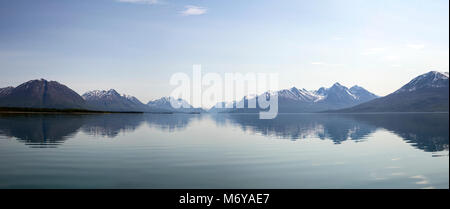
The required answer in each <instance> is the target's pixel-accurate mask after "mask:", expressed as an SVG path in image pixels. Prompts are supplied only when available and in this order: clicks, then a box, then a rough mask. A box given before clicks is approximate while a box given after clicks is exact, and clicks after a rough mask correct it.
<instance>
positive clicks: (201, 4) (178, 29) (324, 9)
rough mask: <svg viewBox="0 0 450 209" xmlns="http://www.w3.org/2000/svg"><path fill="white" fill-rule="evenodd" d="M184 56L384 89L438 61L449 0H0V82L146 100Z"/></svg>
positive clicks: (442, 56)
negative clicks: (46, 83)
mask: <svg viewBox="0 0 450 209" xmlns="http://www.w3.org/2000/svg"><path fill="white" fill-rule="evenodd" d="M194 64H201V65H202V72H203V73H208V72H213V73H226V72H238V73H248V72H255V73H258V72H264V73H274V72H276V73H278V75H279V88H280V89H285V88H291V87H293V86H295V87H298V88H306V89H309V90H314V89H318V88H320V87H322V86H324V87H330V86H331V85H333V84H334V83H335V82H339V83H340V84H342V85H345V86H347V87H351V86H353V85H359V86H362V87H364V88H366V89H367V90H369V91H371V92H373V93H375V94H377V95H379V96H384V95H387V94H389V93H392V92H393V91H395V90H396V89H398V88H400V87H401V86H403V85H404V84H406V83H407V82H408V81H410V80H411V79H413V78H414V77H416V76H418V75H420V74H423V73H426V72H428V71H430V70H437V71H446V72H448V71H449V1H448V0H422V1H415V0H402V1H400V0H379V1H378V0H377V1H363V0H352V1H350V0H339V1H338V0H318V1H306V0H305V1H300V0H292V1H291V0H286V1H273V0H270V1H269V0H226V1H225V0H222V1H219V0H0V75H1V79H0V87H6V86H17V85H19V84H21V83H23V82H26V81H28V80H32V79H39V78H44V79H48V80H56V81H58V82H60V83H63V84H65V85H67V86H69V87H70V88H72V89H73V90H75V91H76V92H77V93H79V94H83V93H84V92H86V91H89V90H97V89H99V90H108V89H115V90H117V91H118V92H119V93H125V94H129V95H133V96H136V97H137V98H139V99H140V100H141V101H142V102H144V103H146V102H148V101H149V100H153V99H157V98H159V97H162V96H168V95H169V94H170V93H171V91H172V90H173V89H174V88H176V86H171V85H170V83H169V80H170V77H171V75H173V74H174V73H178V72H184V73H187V74H188V75H191V74H192V65H194Z"/></svg>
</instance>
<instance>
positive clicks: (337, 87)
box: [210, 83, 378, 113]
mask: <svg viewBox="0 0 450 209" xmlns="http://www.w3.org/2000/svg"><path fill="white" fill-rule="evenodd" d="M276 93H277V95H278V112H280V113H301V112H320V111H326V110H335V109H341V108H346V107H351V106H355V105H357V104H361V103H363V102H367V101H370V100H372V99H375V98H378V96H377V95H375V94H373V93H371V92H369V91H367V90H366V89H364V88H363V87H360V86H353V87H351V88H347V87H345V86H343V85H341V84H339V83H335V84H334V85H333V86H331V87H330V88H325V87H322V88H320V89H318V90H312V91H310V90H306V89H304V88H303V89H299V88H296V87H292V88H291V89H283V90H280V91H277V92H276ZM273 94H274V92H265V93H263V94H261V95H259V96H256V97H253V98H249V99H248V98H247V97H244V98H243V99H242V100H240V101H239V102H237V103H235V104H233V108H225V109H223V110H221V108H215V107H213V108H212V109H211V110H210V111H211V112H231V113H248V112H259V111H260V109H259V108H248V103H249V102H253V103H256V104H257V105H258V97H270V95H273ZM255 100H256V101H255ZM236 107H244V108H236ZM258 107H259V105H258Z"/></svg>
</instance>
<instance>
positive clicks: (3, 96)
mask: <svg viewBox="0 0 450 209" xmlns="http://www.w3.org/2000/svg"><path fill="white" fill-rule="evenodd" d="M448 78H449V75H448V73H441V72H437V71H431V72H428V73H426V74H423V75H420V76H418V77H416V78H414V79H413V80H411V81H410V82H409V83H407V84H405V85H404V86H403V87H401V88H400V89H398V90H397V91H395V92H393V93H391V94H389V95H387V96H384V97H378V96H377V95H375V94H373V93H371V92H369V91H367V90H366V89H364V88H363V87H360V86H353V87H351V88H347V87H345V86H343V85H341V84H339V83H335V84H334V85H332V86H331V87H329V88H325V87H322V88H319V89H317V90H306V89H300V88H296V87H292V88H290V89H283V90H280V91H277V92H265V93H263V94H261V95H258V96H254V97H244V98H242V99H241V100H240V101H237V102H236V101H234V102H231V103H226V102H222V103H220V104H227V105H229V107H231V108H215V107H213V108H211V109H210V110H208V112H210V113H221V112H225V113H242V112H243V113H248V112H250V113H251V112H259V111H261V109H259V108H247V107H248V104H249V102H255V103H256V104H257V105H258V102H257V99H258V97H261V96H263V97H266V98H267V97H270V96H271V95H274V93H276V94H277V96H278V107H279V108H278V111H279V112H280V113H300V112H448V109H449V108H448V106H449V97H448V95H449V86H448ZM255 100H256V101H255ZM171 101H174V102H176V103H178V104H180V105H182V106H183V107H184V108H178V109H175V108H173V107H172V106H171ZM241 105H242V106H243V107H245V108H236V107H237V106H238V107H241ZM5 107H6V108H11V107H17V108H50V109H86V110H99V111H118V112H182V113H200V112H206V111H205V110H203V109H201V108H194V107H192V106H191V105H190V104H189V103H188V102H187V101H185V100H182V99H174V98H171V97H162V98H160V99H157V100H153V101H149V102H148V103H147V104H144V103H142V102H141V101H139V99H137V98H136V97H133V96H129V95H125V94H122V95H121V94H119V93H118V92H117V91H115V90H114V89H110V90H107V91H106V90H94V91H89V92H86V93H84V94H83V95H82V96H80V95H79V94H78V93H76V92H75V91H73V90H72V89H70V88H69V87H67V86H65V85H63V84H60V83H58V82H56V81H47V80H44V79H40V80H31V81H28V82H26V83H23V84H21V85H19V86H17V87H6V88H0V108H5Z"/></svg>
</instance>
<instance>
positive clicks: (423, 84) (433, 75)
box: [394, 71, 449, 93]
mask: <svg viewBox="0 0 450 209" xmlns="http://www.w3.org/2000/svg"><path fill="white" fill-rule="evenodd" d="M448 78H449V75H448V72H438V71H430V72H428V73H425V74H422V75H419V76H417V77H415V78H414V79H412V80H411V81H410V82H409V83H407V84H406V85H404V86H402V87H401V88H400V89H399V90H397V91H395V92H394V93H401V92H411V91H416V90H418V89H423V88H442V87H447V88H448Z"/></svg>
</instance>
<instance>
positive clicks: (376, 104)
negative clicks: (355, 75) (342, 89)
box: [338, 71, 449, 112]
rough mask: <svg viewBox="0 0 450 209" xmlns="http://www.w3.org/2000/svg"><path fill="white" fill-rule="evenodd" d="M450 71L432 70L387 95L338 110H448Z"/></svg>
mask: <svg viewBox="0 0 450 209" xmlns="http://www.w3.org/2000/svg"><path fill="white" fill-rule="evenodd" d="M448 77H449V75H448V72H444V73H442V72H437V71H430V72H428V73H425V74H423V75H420V76H417V77H416V78H414V79H412V80H411V81H410V82H409V83H407V84H406V85H404V86H403V87H401V88H400V89H398V90H397V91H395V92H394V93H392V94H389V95H387V96H385V97H381V98H378V99H374V100H371V101H369V102H366V103H362V104H360V105H357V106H354V107H351V108H346V109H342V110H338V112H448V110H449V108H448V106H449V96H448V95H449V85H448Z"/></svg>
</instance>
